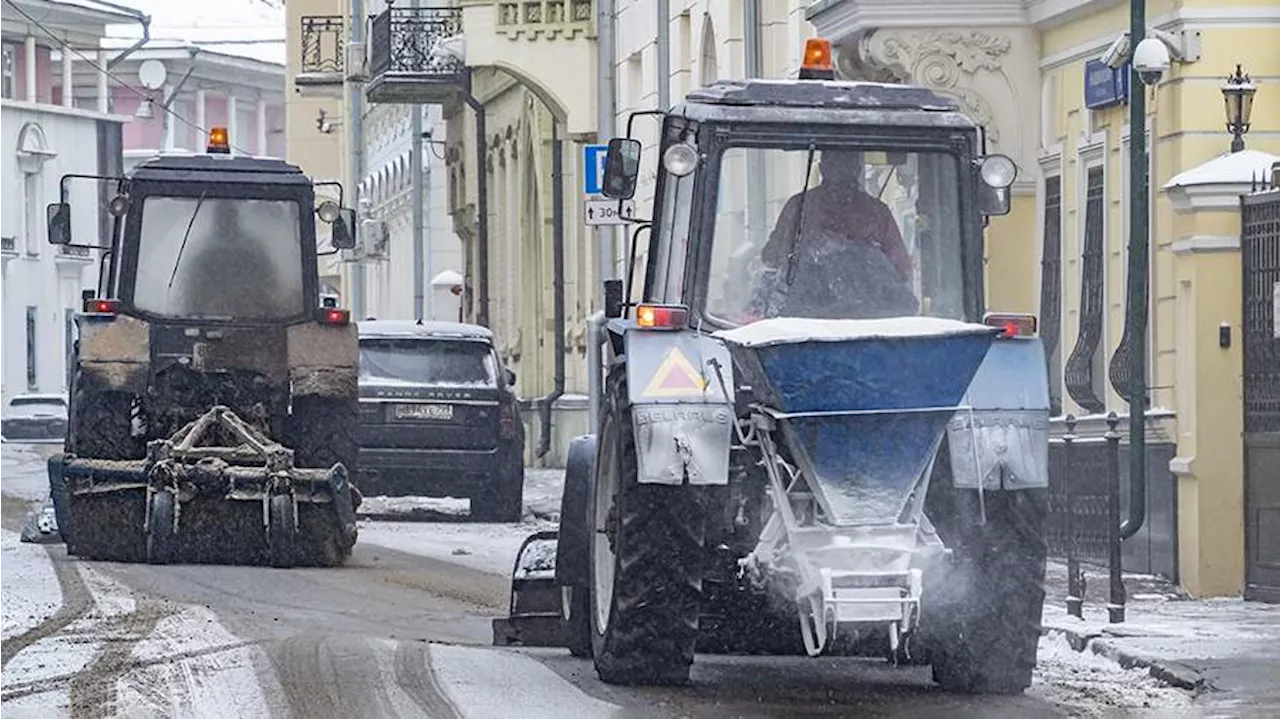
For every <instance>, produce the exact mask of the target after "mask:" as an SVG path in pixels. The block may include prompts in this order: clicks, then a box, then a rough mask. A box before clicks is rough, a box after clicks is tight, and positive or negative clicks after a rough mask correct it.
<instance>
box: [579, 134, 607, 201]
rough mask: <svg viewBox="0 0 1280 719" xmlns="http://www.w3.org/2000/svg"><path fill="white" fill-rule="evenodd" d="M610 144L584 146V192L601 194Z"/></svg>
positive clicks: (585, 193)
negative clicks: (605, 161) (605, 160)
mask: <svg viewBox="0 0 1280 719" xmlns="http://www.w3.org/2000/svg"><path fill="white" fill-rule="evenodd" d="M608 150H609V146H608V145H586V146H584V147H583V148H582V194H584V195H599V194H600V192H601V190H602V189H603V187H604V158H605V154H606V153H607V152H608Z"/></svg>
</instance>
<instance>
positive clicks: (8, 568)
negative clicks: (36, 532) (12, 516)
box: [0, 529, 62, 641]
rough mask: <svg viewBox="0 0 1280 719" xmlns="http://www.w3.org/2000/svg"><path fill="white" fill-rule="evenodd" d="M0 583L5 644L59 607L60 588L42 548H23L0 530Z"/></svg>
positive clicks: (14, 539)
mask: <svg viewBox="0 0 1280 719" xmlns="http://www.w3.org/2000/svg"><path fill="white" fill-rule="evenodd" d="M0 557H2V559H0V565H3V566H4V581H3V582H2V583H0V604H2V605H3V612H2V614H3V634H4V639H5V641H8V640H9V639H10V638H12V637H16V636H18V635H19V634H22V633H23V632H26V631H29V630H31V629H33V628H35V627H38V626H40V625H41V624H42V623H44V622H45V621H47V620H48V619H49V618H50V617H52V616H53V615H54V613H55V612H57V611H58V608H59V607H61V606H62V588H61V587H60V586H59V585H58V576H57V575H56V574H55V573H54V571H53V564H52V563H50V561H49V554H48V553H47V552H46V551H45V549H44V547H42V546H40V545H36V544H23V543H22V542H21V541H20V540H19V537H18V535H17V534H16V533H14V532H10V531H9V530H7V529H4V530H0Z"/></svg>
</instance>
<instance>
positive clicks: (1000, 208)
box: [978, 185, 1010, 217]
mask: <svg viewBox="0 0 1280 719" xmlns="http://www.w3.org/2000/svg"><path fill="white" fill-rule="evenodd" d="M1009 204H1010V201H1009V188H1007V187H991V186H990V185H979V186H978V209H979V210H980V211H981V212H982V214H983V216H985V217H992V216H996V215H1007V214H1009Z"/></svg>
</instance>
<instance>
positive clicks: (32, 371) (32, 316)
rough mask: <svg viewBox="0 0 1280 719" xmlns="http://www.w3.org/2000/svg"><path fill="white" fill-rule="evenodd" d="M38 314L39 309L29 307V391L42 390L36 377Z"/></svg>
mask: <svg viewBox="0 0 1280 719" xmlns="http://www.w3.org/2000/svg"><path fill="white" fill-rule="evenodd" d="M36 312H37V308H35V307H32V306H31V305H27V389H29V390H37V389H39V388H40V383H39V382H38V381H37V380H38V379H39V378H38V377H37V376H36Z"/></svg>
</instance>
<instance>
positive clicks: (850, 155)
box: [820, 150, 862, 189]
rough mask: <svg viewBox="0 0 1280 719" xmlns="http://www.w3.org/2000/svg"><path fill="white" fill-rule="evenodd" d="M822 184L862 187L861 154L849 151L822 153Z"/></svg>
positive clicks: (826, 151) (825, 151) (827, 151)
mask: <svg viewBox="0 0 1280 719" xmlns="http://www.w3.org/2000/svg"><path fill="white" fill-rule="evenodd" d="M820 169H821V171H822V182H823V183H824V184H826V183H831V184H834V185H840V186H847V187H850V188H859V189H860V188H861V187H862V153H859V152H853V151H851V150H823V151H822V165H821V166H820Z"/></svg>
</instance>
